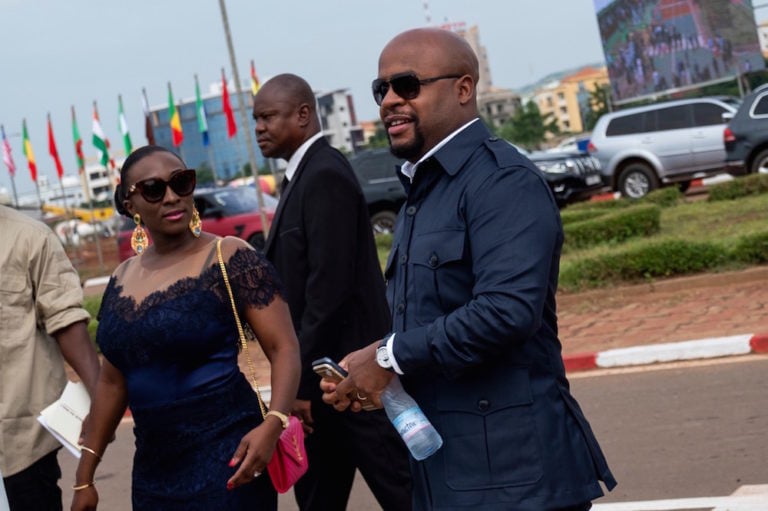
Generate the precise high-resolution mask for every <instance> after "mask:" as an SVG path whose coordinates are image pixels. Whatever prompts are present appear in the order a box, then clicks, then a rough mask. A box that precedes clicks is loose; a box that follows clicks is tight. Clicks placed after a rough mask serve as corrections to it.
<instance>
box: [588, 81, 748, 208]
mask: <svg viewBox="0 0 768 511" xmlns="http://www.w3.org/2000/svg"><path fill="white" fill-rule="evenodd" d="M739 103H740V100H739V98H735V97H731V96H717V97H705V98H696V99H681V100H676V101H666V102H663V103H655V104H653V105H645V106H641V107H635V108H628V109H626V110H620V111H617V112H611V113H608V114H605V115H603V116H602V117H600V119H599V120H598V121H597V124H596V125H595V128H594V130H592V137H591V139H590V142H589V146H588V150H589V152H590V153H592V155H593V156H596V157H597V159H598V160H600V165H601V167H602V174H603V180H604V182H605V183H606V185H609V186H610V187H611V188H612V189H613V190H616V191H619V192H621V194H622V195H623V196H625V197H630V198H635V199H637V198H640V197H643V196H644V195H646V194H647V193H648V192H650V191H651V190H654V189H656V188H658V187H659V186H666V185H671V184H677V185H678V186H679V187H680V189H681V190H682V191H685V190H686V189H687V188H688V186H690V183H691V180H692V179H698V178H703V177H707V176H711V175H714V174H719V173H723V172H725V169H724V160H725V146H724V144H723V129H724V128H725V125H726V122H727V119H729V118H730V117H732V116H733V114H734V113H735V112H736V110H737V109H738V107H739Z"/></svg>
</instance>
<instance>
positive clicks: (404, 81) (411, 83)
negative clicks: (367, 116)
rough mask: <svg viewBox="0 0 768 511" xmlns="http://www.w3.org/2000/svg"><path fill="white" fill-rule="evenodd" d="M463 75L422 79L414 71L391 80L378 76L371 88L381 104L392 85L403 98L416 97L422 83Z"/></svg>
mask: <svg viewBox="0 0 768 511" xmlns="http://www.w3.org/2000/svg"><path fill="white" fill-rule="evenodd" d="M462 76H464V75H441V76H435V77H434V78H421V79H420V78H419V77H418V76H416V75H415V74H413V73H404V74H401V75H395V76H393V77H392V78H390V79H389V80H384V79H383V78H376V79H375V80H374V81H373V83H371V89H373V100H374V101H375V102H376V104H377V105H381V102H382V101H384V96H386V95H387V92H388V91H389V88H390V87H392V90H393V91H394V92H395V94H397V95H398V96H400V97H401V98H403V99H406V100H410V99H416V98H417V97H418V96H419V92H421V86H422V85H428V84H430V83H434V82H436V81H438V80H447V79H449V78H453V79H456V78H461V77H462Z"/></svg>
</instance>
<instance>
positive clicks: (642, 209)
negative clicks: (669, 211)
mask: <svg viewBox="0 0 768 511" xmlns="http://www.w3.org/2000/svg"><path fill="white" fill-rule="evenodd" d="M660 223H661V208H660V207H659V206H655V205H653V204H639V205H637V206H634V207H631V208H626V209H623V210H619V211H613V212H611V213H607V214H605V215H601V216H599V217H596V218H591V219H589V220H584V221H581V222H573V223H568V224H565V225H563V231H564V233H565V244H564V246H563V250H573V249H580V248H586V247H591V246H595V245H599V244H601V243H621V242H623V241H626V240H628V239H630V238H635V237H640V236H650V235H651V234H655V233H657V232H659V229H660Z"/></svg>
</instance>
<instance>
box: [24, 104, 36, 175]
mask: <svg viewBox="0 0 768 511" xmlns="http://www.w3.org/2000/svg"><path fill="white" fill-rule="evenodd" d="M21 136H22V147H23V152H24V157H26V158H27V165H29V173H30V175H31V176H32V181H34V182H35V183H37V163H36V162H35V152H34V151H33V150H32V142H30V141H29V133H27V120H26V119H23V120H22V129H21Z"/></svg>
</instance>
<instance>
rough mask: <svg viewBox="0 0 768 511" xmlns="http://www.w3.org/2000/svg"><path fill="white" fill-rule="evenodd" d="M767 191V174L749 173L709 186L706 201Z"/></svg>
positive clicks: (734, 197) (735, 197) (736, 197)
mask: <svg viewBox="0 0 768 511" xmlns="http://www.w3.org/2000/svg"><path fill="white" fill-rule="evenodd" d="M767 192H768V174H750V175H748V176H744V177H738V178H736V179H734V180H733V181H726V182H725V183H718V184H715V185H712V186H710V187H709V197H708V198H707V200H708V201H721V200H733V199H738V198H739V197H746V196H748V195H759V194H761V193H767Z"/></svg>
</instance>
